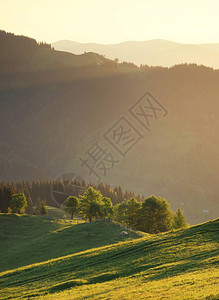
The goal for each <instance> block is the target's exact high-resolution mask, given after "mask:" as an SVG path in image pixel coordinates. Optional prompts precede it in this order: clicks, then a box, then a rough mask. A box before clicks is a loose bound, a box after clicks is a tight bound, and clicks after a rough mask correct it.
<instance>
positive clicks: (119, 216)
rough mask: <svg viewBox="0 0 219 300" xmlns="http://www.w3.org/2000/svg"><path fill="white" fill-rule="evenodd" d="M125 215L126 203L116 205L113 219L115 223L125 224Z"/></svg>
mask: <svg viewBox="0 0 219 300" xmlns="http://www.w3.org/2000/svg"><path fill="white" fill-rule="evenodd" d="M127 213H128V212H127V203H126V202H124V201H123V202H122V203H119V204H117V205H116V206H115V208H114V218H115V220H116V221H117V222H119V223H121V224H124V225H125V224H126V220H127Z"/></svg>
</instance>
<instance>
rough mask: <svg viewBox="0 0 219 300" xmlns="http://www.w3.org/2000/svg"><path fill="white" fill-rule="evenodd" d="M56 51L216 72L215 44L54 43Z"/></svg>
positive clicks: (218, 52)
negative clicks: (187, 65)
mask: <svg viewBox="0 0 219 300" xmlns="http://www.w3.org/2000/svg"><path fill="white" fill-rule="evenodd" d="M52 45H53V47H54V48H55V49H57V50H62V51H67V52H71V53H75V54H81V53H84V52H85V51H86V52H88V51H92V52H96V53H99V54H102V55H106V57H108V58H110V59H115V58H118V59H119V60H120V61H121V62H122V61H127V62H133V63H135V64H137V65H139V66H140V65H141V64H146V65H149V66H163V67H170V66H174V65H176V64H182V63H196V64H202V65H205V66H208V67H213V68H216V69H218V68H219V63H218V58H219V45H218V44H200V45H198V44H197V45H195V44H191V45H190V44H181V43H175V42H171V41H166V40H150V41H142V42H139V41H128V42H123V43H119V44H113V45H102V44H94V43H87V44H86V43H84V44H83V43H77V42H74V41H68V40H63V41H57V42H55V43H53V44H52Z"/></svg>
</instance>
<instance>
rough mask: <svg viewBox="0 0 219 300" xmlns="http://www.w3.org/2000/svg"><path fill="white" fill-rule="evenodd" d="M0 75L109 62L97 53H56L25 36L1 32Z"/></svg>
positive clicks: (45, 45)
mask: <svg viewBox="0 0 219 300" xmlns="http://www.w3.org/2000/svg"><path fill="white" fill-rule="evenodd" d="M0 45H1V46H0V49H1V51H0V73H2V72H4V73H7V74H8V73H10V72H23V71H35V72H36V71H39V70H45V69H48V68H52V69H58V68H62V67H64V66H71V67H82V66H87V65H100V64H103V63H105V62H106V61H107V59H105V58H104V57H103V56H101V55H98V54H96V53H85V54H81V55H75V54H71V53H67V52H62V51H56V50H54V49H52V48H51V45H49V44H46V43H37V42H36V40H34V39H32V38H28V37H25V36H16V35H14V34H12V33H7V32H5V31H2V30H0Z"/></svg>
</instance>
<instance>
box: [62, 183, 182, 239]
mask: <svg viewBox="0 0 219 300" xmlns="http://www.w3.org/2000/svg"><path fill="white" fill-rule="evenodd" d="M65 210H66V212H68V213H70V214H71V217H72V218H73V216H74V215H79V216H83V217H84V218H86V219H87V220H89V222H91V221H93V220H98V219H100V220H102V219H104V220H106V219H113V220H114V221H116V222H118V223H120V224H122V225H125V226H128V227H131V228H132V229H135V230H140V231H144V232H148V233H159V232H165V231H169V230H171V229H179V228H184V227H186V226H187V225H186V221H185V217H184V215H183V212H182V210H181V209H180V208H178V209H177V211H176V213H174V212H173V211H171V209H170V205H169V203H168V202H167V200H165V199H163V198H161V197H156V196H151V197H149V198H146V199H145V200H144V201H143V202H140V201H138V200H137V199H136V198H134V197H132V198H131V199H129V200H126V201H123V202H122V203H119V204H117V205H115V206H113V204H112V201H111V199H110V198H108V197H104V196H103V195H102V194H101V193H100V191H98V190H95V189H94V188H93V187H89V188H88V189H87V190H86V191H85V194H84V195H83V196H79V197H75V196H70V197H68V199H67V202H66V204H65Z"/></svg>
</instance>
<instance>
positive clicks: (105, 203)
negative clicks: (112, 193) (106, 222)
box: [101, 197, 113, 219]
mask: <svg viewBox="0 0 219 300" xmlns="http://www.w3.org/2000/svg"><path fill="white" fill-rule="evenodd" d="M101 201H102V203H101V206H102V207H101V211H102V215H103V217H104V219H106V218H108V217H110V216H111V215H112V213H113V204H112V201H111V200H110V198H107V197H103V198H102V200H101Z"/></svg>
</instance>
